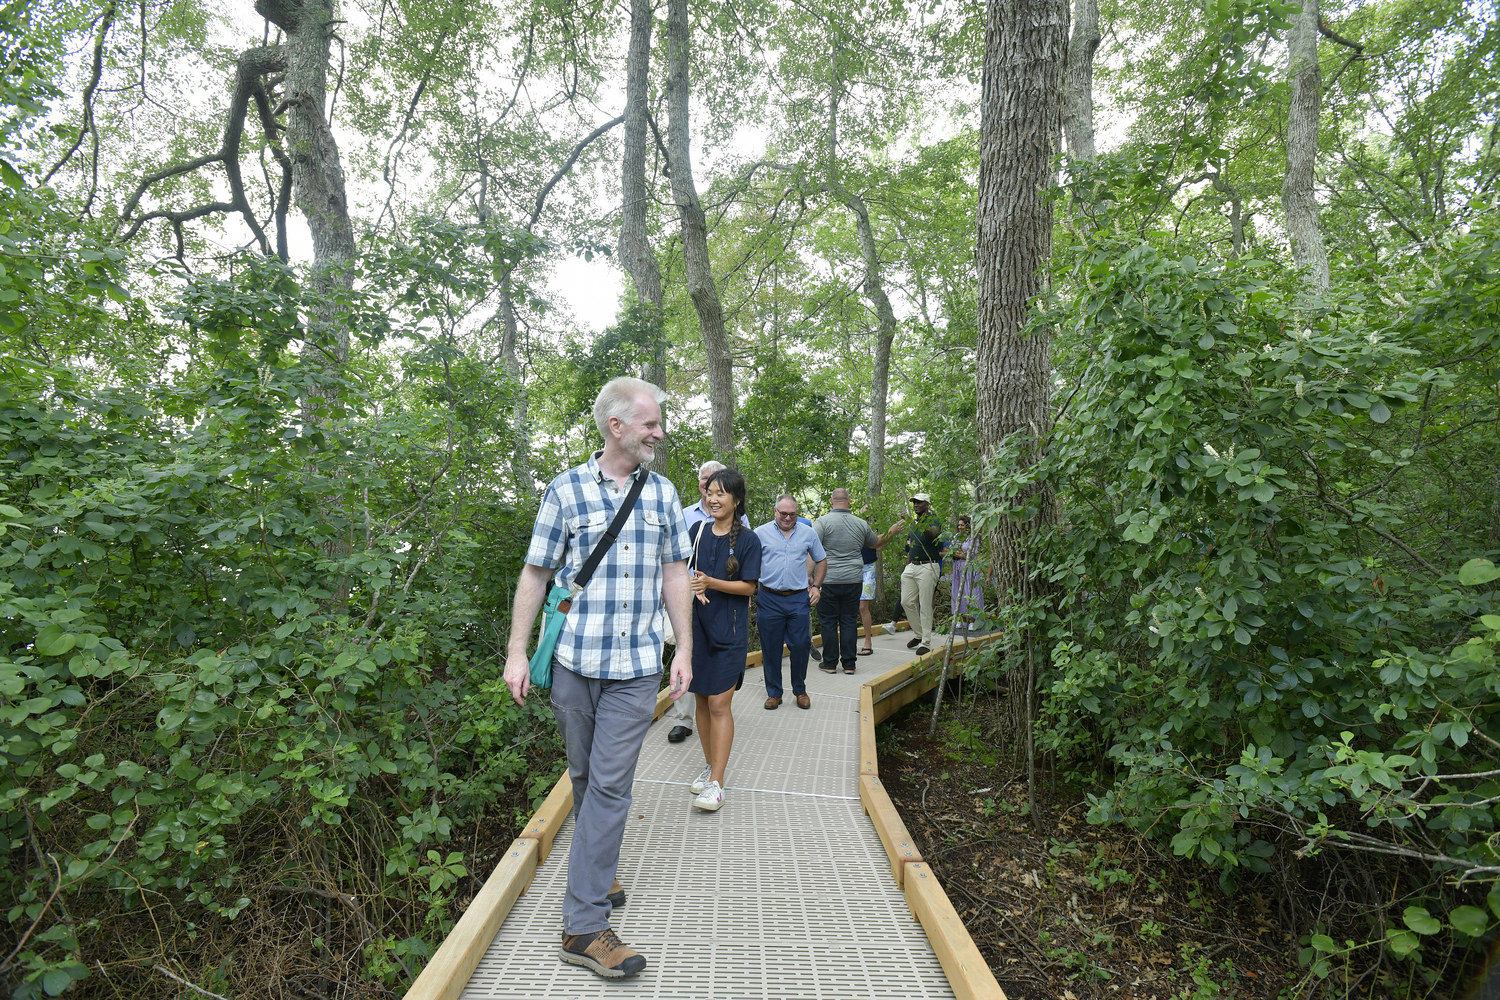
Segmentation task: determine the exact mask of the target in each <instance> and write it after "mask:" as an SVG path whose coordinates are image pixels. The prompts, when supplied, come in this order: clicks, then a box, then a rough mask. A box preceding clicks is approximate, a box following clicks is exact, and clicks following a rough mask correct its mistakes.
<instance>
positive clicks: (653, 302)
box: [620, 0, 665, 384]
mask: <svg viewBox="0 0 1500 1000" xmlns="http://www.w3.org/2000/svg"><path fill="white" fill-rule="evenodd" d="M651 27H652V6H651V0H631V4H630V44H629V47H628V48H627V49H626V53H625V155H624V157H623V158H622V160H621V163H620V189H621V191H622V193H623V195H624V202H623V204H622V206H621V210H620V220H621V221H620V263H621V264H623V265H624V267H625V270H626V272H627V273H629V275H630V280H631V282H632V283H633V284H634V285H635V294H636V298H637V299H639V300H640V303H641V305H642V306H643V307H645V308H647V309H649V310H652V311H654V312H655V313H656V314H657V316H658V317H659V315H660V312H661V297H662V292H661V266H660V265H659V264H658V263H657V260H656V251H655V250H653V249H652V248H651V241H650V239H649V237H648V236H647V227H646V223H647V220H648V210H649V209H650V207H651V198H650V194H649V193H648V191H647V188H646V149H647V145H648V142H647V137H648V134H649V125H650V120H649V113H648V110H647V101H646V98H647V96H648V88H649V83H648V75H647V71H648V70H649V68H650V65H651ZM653 375H656V376H658V377H660V378H665V372H655V371H653ZM657 384H660V382H658V383H657Z"/></svg>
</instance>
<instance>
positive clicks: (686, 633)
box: [661, 559, 693, 701]
mask: <svg viewBox="0 0 1500 1000" xmlns="http://www.w3.org/2000/svg"><path fill="white" fill-rule="evenodd" d="M661 576H662V582H661V593H662V599H663V601H664V602H665V603H666V606H667V619H668V620H669V621H670V622H671V623H672V633H673V634H674V635H676V636H677V652H676V653H675V654H673V656H672V667H671V692H672V700H673V701H676V700H677V699H678V698H681V697H682V696H683V695H685V694H687V689H688V685H689V684H691V683H692V682H693V620H692V600H693V590H692V587H691V586H690V585H689V584H688V568H687V561H686V560H685V559H678V560H676V561H675V562H665V563H662V564H661Z"/></svg>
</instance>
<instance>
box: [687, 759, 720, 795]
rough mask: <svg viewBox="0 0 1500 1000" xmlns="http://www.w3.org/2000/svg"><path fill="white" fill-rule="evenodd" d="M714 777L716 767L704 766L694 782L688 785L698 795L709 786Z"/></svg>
mask: <svg viewBox="0 0 1500 1000" xmlns="http://www.w3.org/2000/svg"><path fill="white" fill-rule="evenodd" d="M713 778H714V769H713V768H712V767H711V766H709V767H704V768H703V770H702V771H699V772H698V777H696V778H694V779H693V783H692V784H691V785H688V788H689V789H690V790H691V791H692V793H693V794H694V795H697V794H698V793H699V792H701V791H703V789H705V788H707V787H708V783H709V782H710V781H712V780H713Z"/></svg>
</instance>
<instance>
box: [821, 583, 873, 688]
mask: <svg viewBox="0 0 1500 1000" xmlns="http://www.w3.org/2000/svg"><path fill="white" fill-rule="evenodd" d="M862 589H864V584H863V583H827V584H824V585H823V593H822V596H821V597H819V598H818V617H819V618H820V619H822V622H823V662H824V663H826V664H828V665H829V666H833V659H832V655H833V651H834V650H838V657H839V659H840V660H842V661H843V662H844V669H845V670H853V669H854V658H855V657H856V656H857V655H858V653H857V651H856V650H857V647H858V643H859V592H860V591H861V590H862Z"/></svg>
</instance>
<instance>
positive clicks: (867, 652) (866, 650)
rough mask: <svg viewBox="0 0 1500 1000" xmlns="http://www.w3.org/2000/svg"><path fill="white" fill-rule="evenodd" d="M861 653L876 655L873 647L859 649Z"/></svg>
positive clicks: (862, 654) (863, 654)
mask: <svg viewBox="0 0 1500 1000" xmlns="http://www.w3.org/2000/svg"><path fill="white" fill-rule="evenodd" d="M859 655H860V656H874V655H875V650H873V649H861V650H860V651H859Z"/></svg>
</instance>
